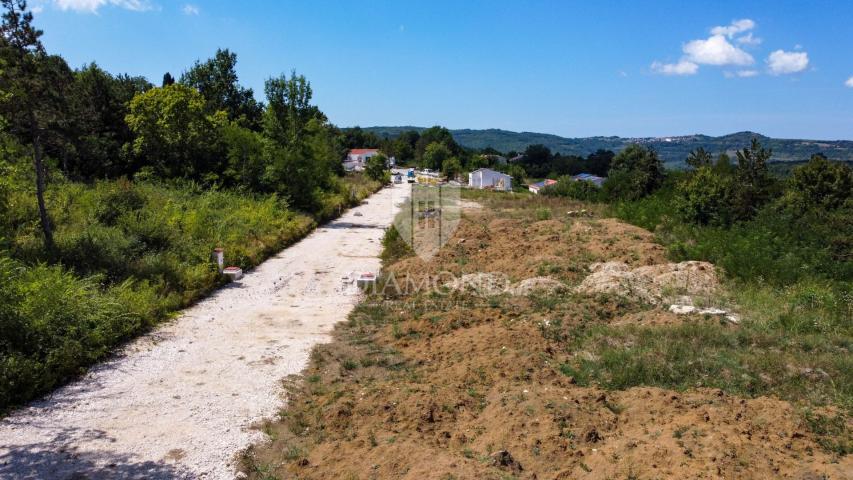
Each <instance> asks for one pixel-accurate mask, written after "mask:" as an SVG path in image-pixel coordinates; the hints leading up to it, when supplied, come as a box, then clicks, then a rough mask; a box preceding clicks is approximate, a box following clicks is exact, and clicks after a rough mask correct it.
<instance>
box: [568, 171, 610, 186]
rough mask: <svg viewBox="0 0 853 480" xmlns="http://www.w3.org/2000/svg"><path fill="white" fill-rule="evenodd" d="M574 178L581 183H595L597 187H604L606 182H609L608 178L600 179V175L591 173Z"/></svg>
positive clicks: (580, 174)
mask: <svg viewBox="0 0 853 480" xmlns="http://www.w3.org/2000/svg"><path fill="white" fill-rule="evenodd" d="M572 178H573V179H575V180H576V181H579V182H580V181H584V182H591V183H594V184H595V185H596V186H597V187H600V186H601V185H603V184H604V181H605V180H607V179H606V178H603V177H599V176H598V175H593V174H591V173H579V174H577V175H575V176H574V177H572Z"/></svg>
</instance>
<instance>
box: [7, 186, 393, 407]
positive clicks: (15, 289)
mask: <svg viewBox="0 0 853 480" xmlns="http://www.w3.org/2000/svg"><path fill="white" fill-rule="evenodd" d="M337 182H339V183H338V184H337V185H336V186H335V188H334V189H333V190H332V191H328V192H318V198H319V202H320V204H321V205H323V207H322V208H321V209H320V211H318V212H314V214H313V215H310V214H307V213H302V212H297V211H294V210H293V209H291V208H289V207H288V204H287V202H286V201H284V200H283V199H281V198H278V197H276V196H274V195H259V194H252V193H248V192H241V191H215V190H203V189H201V188H199V187H198V186H195V185H193V184H184V185H165V184H155V183H140V182H137V183H134V182H129V181H126V180H118V181H99V182H95V183H94V184H82V183H74V182H65V181H62V180H61V179H57V180H56V181H55V182H54V183H52V184H51V186H50V189H49V190H48V193H49V195H48V197H47V202H48V208H49V211H50V214H51V217H52V218H53V223H54V225H55V241H56V247H57V248H56V250H55V251H54V252H46V251H45V250H44V248H43V244H42V238H41V233H40V229H39V224H38V222H37V221H36V220H35V219H37V218H38V215H37V210H36V205H35V200H34V196H33V194H32V192H31V191H30V189H29V187H28V185H29V184H28V183H26V182H23V181H22V182H20V183H19V185H23V187H20V188H17V189H13V190H12V191H11V192H10V193H8V194H7V199H8V202H7V208H8V215H7V218H6V219H5V223H4V224H3V226H4V231H3V232H2V234H0V275H2V278H3V282H1V283H0V303H2V304H3V308H2V309H0V412H2V411H3V410H5V409H6V408H8V407H10V406H13V405H16V404H20V403H23V402H26V401H27V400H29V399H31V398H33V397H34V396H36V395H38V394H40V393H42V392H45V391H47V390H49V389H51V388H53V387H55V386H56V385H58V384H60V383H62V382H63V381H65V380H67V379H68V378H71V377H73V376H75V375H77V374H79V373H81V372H83V371H84V369H85V367H86V366H88V365H90V364H91V363H93V362H95V361H97V360H98V359H100V358H102V357H103V356H104V355H106V354H107V353H108V352H109V351H110V349H111V348H112V347H114V346H115V345H117V344H118V343H120V342H122V341H125V340H128V339H130V338H133V337H134V336H136V335H138V334H139V333H141V332H144V331H145V330H147V329H149V328H150V327H151V326H153V325H155V324H156V323H158V322H159V321H161V320H163V319H165V318H168V316H169V315H170V314H172V313H173V312H175V311H176V310H178V309H180V308H183V307H185V306H187V305H190V304H191V303H193V302H195V301H197V300H198V299H200V298H201V297H203V296H204V295H206V294H207V293H209V292H210V291H211V290H213V289H214V288H216V287H218V286H220V285H222V284H223V282H224V279H223V278H222V276H221V275H220V274H219V272H218V270H217V268H216V265H215V264H214V263H212V262H211V253H212V251H213V249H214V248H216V247H221V248H223V249H224V250H225V261H226V264H228V265H237V266H240V267H242V268H243V269H249V268H251V267H254V266H255V265H257V264H259V263H260V262H262V261H263V260H264V259H266V258H267V257H269V256H270V255H271V254H273V253H275V252H277V251H279V250H280V249H282V248H284V247H286V246H287V245H289V244H291V243H293V242H295V241H297V240H298V239H300V238H302V237H303V236H305V235H306V234H307V233H308V232H310V231H311V230H312V229H313V228H314V226H315V225H316V224H317V221H319V220H320V219H323V218H328V217H329V216H331V215H334V214H335V213H336V212H338V211H340V210H341V209H343V208H346V207H348V206H350V205H354V204H357V203H358V202H359V201H360V200H361V199H362V198H363V197H365V196H367V195H368V194H369V193H371V192H372V191H374V190H375V189H376V188H377V187H378V184H376V183H375V182H367V181H364V180H363V179H361V178H359V177H347V178H346V179H341V180H337Z"/></svg>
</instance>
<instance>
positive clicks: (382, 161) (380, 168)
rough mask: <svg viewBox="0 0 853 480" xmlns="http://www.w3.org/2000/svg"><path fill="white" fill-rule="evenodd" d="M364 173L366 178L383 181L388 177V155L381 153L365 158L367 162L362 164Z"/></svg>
mask: <svg viewBox="0 0 853 480" xmlns="http://www.w3.org/2000/svg"><path fill="white" fill-rule="evenodd" d="M364 174H365V175H367V178H370V179H371V180H376V181H384V180H386V178H390V177H389V174H388V157H386V156H385V155H383V154H381V153H380V154H378V155H374V156H372V157H370V158H369V159H367V164H366V165H365V166H364Z"/></svg>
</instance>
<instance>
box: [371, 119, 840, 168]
mask: <svg viewBox="0 0 853 480" xmlns="http://www.w3.org/2000/svg"><path fill="white" fill-rule="evenodd" d="M363 130H365V131H370V132H373V133H375V134H377V135H379V136H380V137H384V136H387V137H394V136H397V135H399V134H400V132H403V131H405V130H417V131H421V130H424V128H423V127H367V128H364V129H363ZM451 133H452V134H453V137H454V138H455V139H456V141H457V142H459V144H460V145H463V146H465V147H469V148H486V147H492V148H494V149H496V150H499V151H501V152H509V151H517V152H520V151H523V150H524V149H525V148H527V146H528V145H532V144H542V145H545V146H546V147H548V148H550V149H551V151H553V152H560V153H562V154H573V155H582V156H586V155H588V154H590V153H592V152H594V151H596V150H598V149H600V148H601V149H606V150H613V151H619V150H621V149H623V148H625V147H626V146H627V145H629V144H631V143H640V144H643V145H648V146H651V147H653V148H654V149H655V150H657V152H658V154H659V155H660V156H661V158H662V159H663V161H664V162H666V163H668V164H680V163H683V162H684V159H685V158H686V157H687V154H688V153H689V152H690V151H691V150H693V149H696V148H699V147H704V148H705V149H706V150H709V151H711V152H714V153H720V152H724V151H725V152H728V153H729V154H730V155H734V151H735V150H737V149H739V148H743V147H745V146H747V145H749V142H750V141H751V140H752V138H758V139H759V140H760V141H761V143H762V144H764V145H765V146H767V147H770V148H772V149H773V161H775V162H796V161H803V160H808V158H809V157H811V155H813V154H815V153H823V154H824V155H826V156H827V157H829V158H831V159H834V160H843V161H848V162H853V141H850V140H832V141H825V140H799V139H780V138H770V137H766V136H764V135H761V134H759V133H754V132H738V133H732V134H730V135H723V136H720V137H711V136H708V135H698V134H697V135H687V136H678V137H643V138H626V137H584V138H566V137H560V136H558V135H551V134H547V133H535V132H511V131H508V130H499V129H487V130H471V129H461V130H451Z"/></svg>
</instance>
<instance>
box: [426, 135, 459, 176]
mask: <svg viewBox="0 0 853 480" xmlns="http://www.w3.org/2000/svg"><path fill="white" fill-rule="evenodd" d="M451 155H453V152H451V151H450V149H449V148H448V147H447V145H445V144H444V143H439V142H433V143H430V144H429V145H427V147H426V149H425V150H424V154H423V157H422V158H421V163H420V164H421V167H422V168H429V169H430V170H435V171H439V170H441V166H442V165H443V164H444V161H445V160H447V159H448V158H450V156H451Z"/></svg>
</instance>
